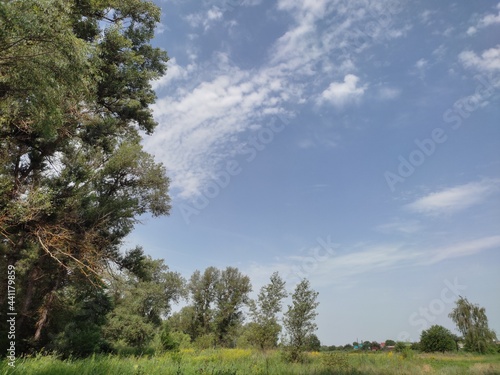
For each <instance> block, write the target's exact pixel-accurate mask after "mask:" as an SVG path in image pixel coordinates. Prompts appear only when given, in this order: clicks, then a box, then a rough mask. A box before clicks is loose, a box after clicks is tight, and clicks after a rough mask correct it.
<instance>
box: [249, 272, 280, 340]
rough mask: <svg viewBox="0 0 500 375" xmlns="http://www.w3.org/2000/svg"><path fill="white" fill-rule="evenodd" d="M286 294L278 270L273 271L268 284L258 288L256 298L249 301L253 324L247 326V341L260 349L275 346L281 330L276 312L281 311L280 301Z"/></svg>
mask: <svg viewBox="0 0 500 375" xmlns="http://www.w3.org/2000/svg"><path fill="white" fill-rule="evenodd" d="M287 295H288V293H287V292H286V290H285V282H284V281H283V279H282V278H281V277H280V276H279V274H278V272H274V273H273V274H272V275H271V279H270V281H269V284H267V285H264V286H263V287H262V288H261V289H260V292H259V295H258V296H257V300H256V301H251V303H250V313H251V316H252V320H253V323H254V324H251V325H250V326H249V328H250V335H249V336H250V338H249V341H250V342H251V343H253V344H255V345H256V346H258V347H259V348H260V349H269V348H273V347H276V345H277V343H278V335H279V333H280V332H281V325H280V324H279V322H278V313H280V312H281V302H282V300H283V299H284V298H286V297H287Z"/></svg>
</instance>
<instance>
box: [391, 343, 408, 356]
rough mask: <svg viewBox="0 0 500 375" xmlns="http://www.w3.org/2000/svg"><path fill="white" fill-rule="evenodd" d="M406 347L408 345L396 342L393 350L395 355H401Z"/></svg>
mask: <svg viewBox="0 0 500 375" xmlns="http://www.w3.org/2000/svg"><path fill="white" fill-rule="evenodd" d="M407 346H408V345H406V343H405V342H402V341H398V342H396V345H394V350H395V351H396V352H397V353H402V352H403V351H404V350H405V349H406V348H407Z"/></svg>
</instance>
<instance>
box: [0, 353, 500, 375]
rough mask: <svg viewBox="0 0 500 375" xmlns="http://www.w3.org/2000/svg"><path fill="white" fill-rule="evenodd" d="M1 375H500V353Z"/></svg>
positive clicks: (25, 368)
mask: <svg viewBox="0 0 500 375" xmlns="http://www.w3.org/2000/svg"><path fill="white" fill-rule="evenodd" d="M0 374H1V375H7V374H20V375H21V374H22V375H35V374H36V375H63V374H78V375H91V374H92V375H101V374H103V375H104V374H110V375H115V374H118V375H156V374H158V375H159V374H193V375H194V374H197V375H202V374H203V375H208V374H210V375H246V374H283V375H285V374H291V375H293V374H304V375H306V374H307V375H309V374H317V375H323V374H325V375H326V374H377V375H378V374H380V375H381V374H384V375H386V374H398V375H399V374H450V375H457V374H500V355H488V356H480V355H472V354H417V353H413V352H408V353H406V354H405V355H402V354H398V353H393V352H385V353H383V352H379V353H364V354H362V353H349V354H347V353H342V352H334V353H307V357H306V360H305V362H304V363H294V364H290V363H286V362H285V361H283V360H282V357H281V354H280V352H278V351H274V352H268V353H261V352H257V351H252V350H246V349H220V350H204V351H194V350H189V349H188V350H182V351H181V352H178V353H167V354H163V355H161V356H155V357H119V356H94V357H92V358H87V359H83V360H64V361H63V360H60V359H57V358H56V357H54V356H37V357H34V358H22V359H18V360H17V362H16V367H15V369H11V368H9V367H8V366H7V363H6V362H5V361H3V362H2V363H1V365H0Z"/></svg>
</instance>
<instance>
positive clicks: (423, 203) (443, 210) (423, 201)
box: [406, 179, 500, 215]
mask: <svg viewBox="0 0 500 375" xmlns="http://www.w3.org/2000/svg"><path fill="white" fill-rule="evenodd" d="M499 183H500V181H499V180H493V179H483V180H481V181H477V182H471V183H468V184H463V185H458V186H454V187H450V188H446V189H442V190H440V191H436V192H433V193H430V194H427V195H426V196H424V197H421V198H419V199H417V200H416V201H414V202H412V203H410V204H407V205H406V208H407V209H408V210H410V211H413V212H416V213H420V214H424V215H442V214H452V213H455V212H458V211H461V210H464V209H467V208H469V207H472V206H474V205H478V204H481V203H483V202H484V201H485V200H486V199H487V198H488V197H489V196H490V195H492V194H493V193H496V192H498V191H499V186H500V185H499Z"/></svg>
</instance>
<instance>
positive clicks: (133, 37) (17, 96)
mask: <svg viewBox="0 0 500 375" xmlns="http://www.w3.org/2000/svg"><path fill="white" fill-rule="evenodd" d="M159 16H160V11H159V8H158V7H156V6H155V5H154V4H153V3H151V2H147V1H141V0H123V1H119V2H117V1H112V0H99V1H77V2H67V1H62V0H26V1H9V2H1V3H0V46H2V47H1V48H0V259H1V260H2V263H5V264H13V265H15V266H16V269H18V270H19V272H18V273H17V275H16V276H17V287H18V289H17V300H18V306H20V307H21V311H19V319H18V321H17V323H18V327H17V334H18V338H19V340H18V347H17V348H18V351H19V353H22V352H28V351H29V350H37V349H41V348H42V347H49V346H50V345H52V346H57V348H58V349H59V350H62V351H63V352H72V353H75V355H77V354H78V355H83V354H84V353H86V352H88V351H90V350H92V349H91V348H90V346H91V344H87V345H84V344H85V342H86V340H80V339H79V337H83V336H86V337H94V335H96V334H97V332H98V330H99V328H98V326H99V324H97V325H95V326H93V325H92V323H90V322H89V323H88V324H87V323H85V324H83V323H82V326H81V332H80V336H78V335H77V334H76V333H75V329H76V328H75V327H72V326H70V325H69V326H68V324H69V323H67V324H62V322H63V321H67V319H66V318H67V317H68V316H70V315H71V314H72V313H74V314H77V315H78V313H77V312H76V310H78V309H77V308H76V307H75V306H73V305H72V304H71V301H70V300H68V299H67V298H66V295H67V294H68V293H70V292H69V291H68V290H67V289H71V288H76V289H79V288H82V289H85V288H87V286H88V285H94V286H95V287H96V288H102V273H103V271H104V269H106V267H107V266H108V265H109V263H118V264H120V262H121V260H122V257H121V255H120V252H119V249H120V246H121V243H122V240H123V239H124V237H125V236H126V235H127V234H129V233H130V231H131V230H132V229H133V227H134V225H135V224H136V223H137V217H138V216H139V215H142V214H145V213H148V212H149V213H151V214H152V215H166V214H168V213H169V210H170V198H169V196H168V186H169V180H168V178H167V177H166V175H165V168H164V167H163V166H162V165H161V164H157V163H155V162H154V160H153V158H152V156H151V155H149V154H147V153H146V152H144V151H143V150H142V147H141V144H140V141H141V137H140V132H141V131H145V132H146V133H148V134H151V133H152V132H153V130H154V127H155V125H156V123H155V121H154V119H153V116H152V112H151V109H150V104H152V103H153V102H154V100H155V95H154V92H153V90H152V88H151V85H150V81H151V80H152V79H155V78H159V77H160V76H161V75H163V74H164V73H165V70H166V62H167V60H168V57H167V55H166V53H165V52H164V51H161V50H159V49H156V48H153V47H152V46H151V45H150V43H149V41H150V40H151V38H152V37H153V35H154V27H155V24H156V23H157V22H158V21H159ZM7 244H8V246H6V245H7ZM4 278H5V274H2V275H0V283H1V284H2V285H4V281H5V280H4ZM5 303H6V300H5V298H4V295H3V294H2V295H0V307H1V308H2V309H4V307H5ZM64 303H68V304H69V305H68V306H66V307H64V306H62V305H63V304H64ZM153 315H155V312H153ZM130 320H131V321H133V320H134V319H132V318H131V319H130ZM54 322H56V323H54ZM4 324H5V323H3V322H2V323H0V325H1V326H0V328H3V327H4ZM79 340H80V341H82V343H81V344H80V343H79ZM83 341H85V342H83ZM96 345H97V344H96ZM76 347H81V350H79V349H77V348H76Z"/></svg>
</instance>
